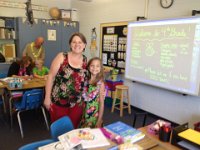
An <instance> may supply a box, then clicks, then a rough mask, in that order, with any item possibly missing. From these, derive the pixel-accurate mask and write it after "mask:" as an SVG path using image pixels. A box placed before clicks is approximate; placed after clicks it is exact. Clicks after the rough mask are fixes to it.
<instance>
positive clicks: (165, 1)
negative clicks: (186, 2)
mask: <svg viewBox="0 0 200 150" xmlns="http://www.w3.org/2000/svg"><path fill="white" fill-rule="evenodd" d="M173 3H174V0H160V6H161V7H162V8H165V9H166V8H170V7H171V6H172V5H173Z"/></svg>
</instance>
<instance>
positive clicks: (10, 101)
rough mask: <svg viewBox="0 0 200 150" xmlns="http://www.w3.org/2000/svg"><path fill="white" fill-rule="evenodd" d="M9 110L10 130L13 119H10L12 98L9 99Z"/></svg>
mask: <svg viewBox="0 0 200 150" xmlns="http://www.w3.org/2000/svg"><path fill="white" fill-rule="evenodd" d="M9 110H10V128H11V129H12V128H13V117H12V96H11V97H10V99H9Z"/></svg>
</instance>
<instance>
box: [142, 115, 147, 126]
mask: <svg viewBox="0 0 200 150" xmlns="http://www.w3.org/2000/svg"><path fill="white" fill-rule="evenodd" d="M147 115H148V113H146V112H145V113H144V120H143V124H142V125H143V127H144V126H145V124H146V119H147Z"/></svg>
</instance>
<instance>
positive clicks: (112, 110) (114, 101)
mask: <svg viewBox="0 0 200 150" xmlns="http://www.w3.org/2000/svg"><path fill="white" fill-rule="evenodd" d="M116 99H117V89H116V91H115V94H114V98H113V103H112V109H111V112H114V109H115V103H116Z"/></svg>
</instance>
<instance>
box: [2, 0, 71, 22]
mask: <svg viewBox="0 0 200 150" xmlns="http://www.w3.org/2000/svg"><path fill="white" fill-rule="evenodd" d="M2 1H6V2H17V3H25V2H27V0H2ZM58 1H59V2H58ZM31 2H32V4H35V5H41V6H46V7H47V11H35V10H34V11H33V17H34V18H50V16H49V11H48V10H49V9H50V8H52V7H58V8H60V9H69V8H71V0H32V1H31ZM0 16H6V17H26V11H25V9H19V8H8V7H0Z"/></svg>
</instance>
